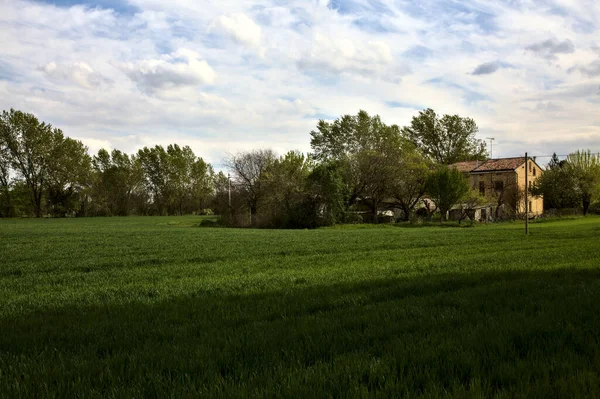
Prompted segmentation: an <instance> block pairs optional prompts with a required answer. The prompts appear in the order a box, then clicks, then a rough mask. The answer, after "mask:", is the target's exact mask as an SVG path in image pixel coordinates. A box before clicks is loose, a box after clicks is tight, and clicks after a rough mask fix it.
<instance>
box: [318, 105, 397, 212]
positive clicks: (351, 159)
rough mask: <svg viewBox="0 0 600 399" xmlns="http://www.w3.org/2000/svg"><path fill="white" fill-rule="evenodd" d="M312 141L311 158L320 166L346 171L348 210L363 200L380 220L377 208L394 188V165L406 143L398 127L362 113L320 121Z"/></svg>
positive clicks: (364, 112)
mask: <svg viewBox="0 0 600 399" xmlns="http://www.w3.org/2000/svg"><path fill="white" fill-rule="evenodd" d="M311 137H312V138H311V148H312V154H311V156H312V157H313V158H314V159H315V160H317V161H319V162H329V163H335V164H336V165H337V166H338V167H340V170H341V171H342V177H343V181H344V185H345V190H344V191H345V201H344V203H345V208H346V209H350V208H351V207H352V206H353V205H355V204H356V203H357V202H358V201H359V200H360V201H362V202H363V203H364V204H366V205H367V206H369V208H370V209H371V211H372V212H373V215H374V219H376V218H377V209H376V208H377V206H378V204H379V203H380V202H381V201H382V200H383V199H384V197H385V196H386V195H387V194H389V187H391V185H392V176H391V174H390V173H389V172H390V170H391V162H393V161H394V160H395V157H396V156H397V155H398V150H399V149H400V148H401V146H402V145H403V144H404V142H405V140H404V139H403V138H402V136H401V134H400V129H399V128H398V126H396V125H391V126H388V125H386V124H385V123H383V122H382V121H381V118H380V117H379V116H378V115H375V116H370V115H369V114H368V113H367V112H366V111H359V112H358V114H357V115H344V116H342V117H341V118H338V119H336V120H335V121H333V122H331V123H329V122H325V121H323V120H321V121H319V124H318V126H317V131H312V132H311Z"/></svg>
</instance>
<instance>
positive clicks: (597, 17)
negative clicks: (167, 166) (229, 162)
mask: <svg viewBox="0 0 600 399" xmlns="http://www.w3.org/2000/svg"><path fill="white" fill-rule="evenodd" d="M69 3H71V2H69ZM88 3H89V2H88ZM108 3H111V4H114V6H115V7H116V9H115V10H111V9H107V8H106V7H102V6H97V7H90V6H86V5H83V4H82V5H76V6H72V7H67V6H60V7H59V6H54V5H50V4H48V3H47V2H38V1H32V0H11V1H1V0H0V35H1V37H2V38H3V39H4V40H2V41H0V54H2V57H0V109H8V108H10V107H14V108H17V109H22V110H24V111H27V112H34V113H36V114H37V115H38V116H39V117H40V119H42V120H45V121H47V122H50V123H52V124H53V125H54V126H57V127H60V128H62V129H63V130H64V131H65V133H66V134H68V135H70V136H73V137H77V138H79V139H82V140H83V141H84V142H85V143H87V144H88V145H90V148H93V149H94V150H96V149H97V148H98V147H100V146H103V147H104V146H106V147H112V148H119V149H122V150H124V151H128V152H129V151H135V150H136V149H137V148H139V147H140V146H143V145H153V144H155V143H156V144H168V143H171V142H179V143H180V144H190V145H191V146H192V148H193V149H194V151H195V152H196V153H197V154H199V155H202V156H204V157H206V158H207V159H210V160H211V161H213V162H219V160H220V158H221V157H222V156H223V155H224V154H225V153H226V152H227V151H237V150H243V149H249V148H257V147H261V146H266V147H276V148H278V149H281V151H282V152H283V151H284V150H290V149H301V150H308V149H309V142H310V135H309V132H310V130H311V129H314V126H315V124H316V123H317V121H318V119H319V118H325V119H333V118H335V117H337V116H339V115H341V114H345V113H356V112H357V111H358V110H359V109H365V110H367V111H368V112H370V113H372V114H376V113H377V114H380V115H381V116H382V118H383V120H384V121H386V122H388V123H397V124H399V125H405V124H407V123H409V122H410V118H411V117H412V116H413V115H415V114H416V112H417V110H419V109H421V108H423V107H432V108H434V109H435V110H436V111H438V112H440V113H453V114H454V113H458V114H461V115H465V116H471V117H473V118H474V119H475V120H476V121H477V123H478V124H479V126H480V129H481V132H482V134H481V135H482V137H485V136H486V135H487V133H486V132H490V135H493V136H494V137H496V143H495V147H494V154H495V155H496V154H497V153H498V154H499V155H514V154H519V153H521V152H523V149H529V150H530V151H534V147H535V146H534V145H533V144H535V143H544V146H545V147H543V149H544V150H546V149H547V148H550V146H551V144H552V143H556V146H570V144H569V143H568V142H567V140H564V139H563V137H565V136H573V137H575V136H577V137H580V136H581V135H585V137H587V139H586V140H588V141H586V143H588V142H592V143H593V142H594V139H595V140H596V142H598V143H600V117H599V116H598V105H600V95H598V87H599V86H600V75H599V74H598V63H597V60H598V57H599V55H600V50H598V48H597V46H598V37H597V31H598V28H599V27H600V25H599V21H600V2H597V1H594V0H576V1H568V0H553V4H554V5H555V6H556V7H550V6H544V5H540V3H539V2H531V1H525V0H515V1H510V2H498V1H496V0H465V1H462V2H460V4H458V3H457V2H431V1H426V2H420V3H419V2H409V1H396V0H377V1H371V0H369V1H367V0H353V1H347V2H346V1H345V2H336V4H338V5H340V6H338V7H331V4H330V2H328V1H325V0H319V1H312V2H307V1H305V0H288V1H285V2H283V1H272V0H256V1H252V2H248V1H242V0H222V1H202V2H198V1H196V0H170V1H167V0H129V1H128V2H127V5H130V6H131V7H129V8H128V9H123V8H121V9H119V7H122V6H123V5H122V4H121V3H119V2H108ZM433 3H435V4H433ZM104 4H106V2H104ZM432 5H435V7H432ZM123 7H124V6H123ZM334 8H335V9H334ZM56 21H60V24H57V23H56ZM594 29H595V31H594ZM549 39H552V40H550V42H548V43H546V42H547V41H548V40H549ZM544 43H546V44H544ZM571 44H572V46H571ZM532 46H533V47H532ZM594 46H596V49H594ZM528 47H530V49H529V50H526V49H527V48H528ZM571 50H572V51H571ZM478 66H479V67H480V68H479V69H478ZM496 67H497V69H498V70H497V71H496V72H495V73H493V74H481V73H485V72H491V71H493V70H495V69H496ZM473 72H477V73H479V75H477V74H475V75H474V74H472V73H473ZM217 73H218V78H217ZM110 82H112V83H110ZM524 133H527V137H529V138H530V143H528V144H527V145H525V144H523V143H522V141H523V139H522V137H524V136H525V134H524ZM503 143H504V144H503ZM519 143H521V144H519ZM532 143H533V144H532ZM549 143H550V144H549ZM520 145H522V147H519V146H520ZM571 149H572V148H571V147H569V148H566V147H565V148H562V147H557V148H556V151H560V152H568V151H570V150H571ZM595 150H598V149H595ZM497 151H498V152H497Z"/></svg>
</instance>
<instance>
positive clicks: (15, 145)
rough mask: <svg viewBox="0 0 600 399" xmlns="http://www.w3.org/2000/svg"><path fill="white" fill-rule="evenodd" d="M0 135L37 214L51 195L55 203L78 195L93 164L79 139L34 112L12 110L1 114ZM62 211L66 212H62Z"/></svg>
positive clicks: (63, 201) (52, 203)
mask: <svg viewBox="0 0 600 399" xmlns="http://www.w3.org/2000/svg"><path fill="white" fill-rule="evenodd" d="M0 137H1V141H2V142H3V146H4V147H5V149H7V150H8V154H9V159H10V162H9V166H10V168H12V169H13V170H15V171H16V172H17V176H18V177H20V178H21V179H23V180H24V181H25V184H26V185H27V187H28V189H29V195H30V201H31V205H32V207H33V211H34V213H35V215H36V216H37V217H41V215H42V199H43V196H44V194H45V193H47V194H50V195H49V200H50V203H51V205H52V206H54V205H56V204H55V203H54V202H56V201H57V200H60V201H61V202H62V203H63V205H64V204H66V203H71V202H70V201H68V200H67V198H70V197H72V196H73V195H75V192H76V190H77V187H76V186H77V183H78V182H79V181H80V179H79V177H80V176H79V175H80V174H82V173H83V174H85V169H86V168H88V167H89V157H88V156H87V149H86V147H85V146H83V144H82V143H81V142H79V141H76V140H72V139H69V138H65V137H64V135H63V132H62V131H61V130H60V129H55V128H52V125H50V124H46V123H44V122H41V123H40V121H39V120H38V119H37V118H36V117H35V115H33V114H27V113H24V112H21V111H15V110H14V109H11V110H10V112H7V111H3V112H2V115H1V116H0ZM61 212H62V211H61Z"/></svg>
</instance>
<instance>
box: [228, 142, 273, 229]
mask: <svg viewBox="0 0 600 399" xmlns="http://www.w3.org/2000/svg"><path fill="white" fill-rule="evenodd" d="M275 159H276V156H275V153H274V152H273V151H272V150H270V149H269V150H253V151H248V152H242V153H238V154H236V155H231V156H230V157H229V158H228V159H227V160H225V164H226V166H227V168H228V169H229V170H230V171H231V174H232V177H233V180H234V182H235V184H236V186H237V187H238V188H239V189H241V190H242V191H243V192H244V196H245V198H246V202H247V204H248V207H249V208H250V219H251V223H252V224H254V223H255V222H256V215H257V212H258V206H259V204H260V201H261V200H262V199H263V197H264V195H265V193H266V190H265V183H266V182H265V172H266V171H267V168H268V167H270V166H271V165H272V164H273V162H275Z"/></svg>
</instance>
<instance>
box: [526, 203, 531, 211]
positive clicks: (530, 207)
mask: <svg viewBox="0 0 600 399" xmlns="http://www.w3.org/2000/svg"><path fill="white" fill-rule="evenodd" d="M527 212H531V201H529V209H528V210H527Z"/></svg>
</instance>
